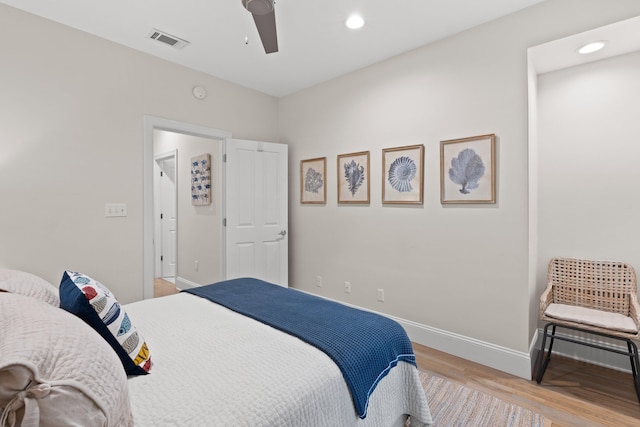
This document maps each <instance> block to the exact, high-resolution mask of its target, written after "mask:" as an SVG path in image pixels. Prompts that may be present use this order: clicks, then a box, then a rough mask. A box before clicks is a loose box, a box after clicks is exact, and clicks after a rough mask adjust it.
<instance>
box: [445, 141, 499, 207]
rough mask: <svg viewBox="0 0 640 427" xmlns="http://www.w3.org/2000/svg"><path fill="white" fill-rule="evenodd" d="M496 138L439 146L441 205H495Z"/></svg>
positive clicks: (448, 142) (446, 142)
mask: <svg viewBox="0 0 640 427" xmlns="http://www.w3.org/2000/svg"><path fill="white" fill-rule="evenodd" d="M495 151H496V136H495V134H488V135H480V136H472V137H469V138H462V139H452V140H449V141H441V142H440V203H443V204H444V203H495V202H496V164H495V163H496V161H495V157H496V156H495Z"/></svg>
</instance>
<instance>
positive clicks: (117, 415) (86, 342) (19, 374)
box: [0, 293, 133, 427]
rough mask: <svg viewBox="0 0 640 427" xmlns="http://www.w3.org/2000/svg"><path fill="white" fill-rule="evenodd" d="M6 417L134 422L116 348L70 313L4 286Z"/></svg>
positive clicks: (0, 348)
mask: <svg viewBox="0 0 640 427" xmlns="http://www.w3.org/2000/svg"><path fill="white" fill-rule="evenodd" d="M0 330H1V331H2V339H0V413H1V414H2V415H1V417H0V425H2V426H4V425H5V423H6V424H8V425H10V426H11V425H17V426H20V425H22V426H41V427H49V426H51V427H54V426H78V427H79V426H82V427H93V426H101V427H102V426H105V427H106V426H133V417H132V414H131V406H130V402H129V390H128V386H127V376H126V374H125V372H124V370H123V369H122V365H121V364H120V360H119V359H118V356H117V355H116V354H115V353H114V351H113V349H112V348H111V347H109V345H108V344H107V343H106V342H105V341H104V340H103V339H102V338H101V337H100V335H98V334H97V333H96V332H95V331H94V330H93V329H91V327H90V326H88V325H87V324H85V323H84V322H83V321H82V320H80V319H78V318H77V317H75V316H74V315H72V314H71V313H67V312H66V311H64V310H62V309H60V308H55V307H52V306H50V305H48V304H45V303H43V302H42V301H38V300H36V299H34V298H29V297H25V296H23V295H16V294H12V293H0Z"/></svg>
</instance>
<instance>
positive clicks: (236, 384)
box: [125, 293, 431, 427]
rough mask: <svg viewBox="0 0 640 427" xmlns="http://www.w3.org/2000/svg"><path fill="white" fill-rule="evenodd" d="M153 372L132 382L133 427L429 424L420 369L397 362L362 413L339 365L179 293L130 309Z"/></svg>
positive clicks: (300, 344) (274, 332) (265, 328)
mask: <svg viewBox="0 0 640 427" xmlns="http://www.w3.org/2000/svg"><path fill="white" fill-rule="evenodd" d="M125 309H126V310H127V313H128V314H129V316H130V318H131V320H132V322H134V324H136V325H137V327H138V329H139V330H140V332H141V333H142V335H143V336H144V337H145V339H146V341H147V343H148V344H149V350H150V352H151V360H152V361H153V367H152V369H151V373H150V374H149V375H146V376H140V377H135V378H130V379H129V380H128V382H129V390H130V395H131V406H132V410H133V415H134V420H135V425H136V426H150V427H151V426H153V427H159V426H180V427H188V426H198V427H203V426H224V427H227V426H233V427H235V426H278V427H281V426H292V427H293V426H296V427H299V426H305V427H306V426H319V427H320V426H322V427H331V426H335V427H345V426H380V427H388V426H392V425H394V424H397V423H398V421H399V420H401V419H402V418H403V414H409V415H411V427H415V426H424V425H426V424H430V423H431V415H430V413H429V408H428V405H427V401H426V397H425V394H424V390H423V389H422V386H421V384H420V379H419V376H418V371H417V369H416V368H415V367H414V366H412V365H410V364H407V363H404V362H400V363H399V364H398V366H397V367H395V368H393V369H392V370H391V372H390V373H389V374H388V375H387V376H386V377H385V378H384V379H383V380H382V381H381V382H380V383H379V384H378V386H377V388H376V390H375V391H374V393H373V394H372V396H371V399H370V403H369V409H368V413H367V417H366V418H365V419H364V420H361V419H359V418H358V416H357V415H356V412H355V409H354V406H353V402H352V400H351V395H350V393H349V389H348V388H347V385H346V383H345V381H344V379H343V378H342V374H341V372H340V370H339V369H338V367H337V366H336V365H335V364H334V363H333V361H332V360H331V359H330V358H329V357H328V356H327V355H325V354H324V353H323V352H321V351H320V350H318V349H316V348H315V347H312V346H310V345H308V344H306V343H304V342H303V341H301V340H299V339H298V338H295V337H292V336H290V335H288V334H286V333H283V332H280V331H278V330H276V329H274V328H271V327H270V326H267V325H264V324H262V323H260V322H257V321H255V320H252V319H250V318H248V317H245V316H243V315H240V314H237V313H235V312H233V311H231V310H228V309H226V308H224V307H222V306H220V305H218V304H214V303H212V302H210V301H207V300H205V299H203V298H200V297H197V296H194V295H190V294H184V293H181V294H178V295H172V296H168V297H163V298H156V299H152V300H145V301H139V302H136V303H132V304H128V305H126V306H125Z"/></svg>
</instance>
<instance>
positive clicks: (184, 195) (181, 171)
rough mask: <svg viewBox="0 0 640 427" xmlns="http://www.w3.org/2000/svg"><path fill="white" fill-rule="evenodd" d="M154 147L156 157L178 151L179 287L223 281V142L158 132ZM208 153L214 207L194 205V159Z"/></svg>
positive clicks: (155, 136)
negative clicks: (192, 169) (192, 189)
mask: <svg viewBox="0 0 640 427" xmlns="http://www.w3.org/2000/svg"><path fill="white" fill-rule="evenodd" d="M153 148H154V154H156V153H165V152H168V151H172V150H177V152H178V156H177V157H178V162H177V171H178V173H177V180H176V181H177V192H178V198H177V199H178V200H177V206H178V213H177V215H178V217H177V223H178V232H177V252H178V257H177V266H176V267H177V268H176V270H177V271H176V276H177V278H176V284H177V285H178V287H183V286H185V284H186V285H187V286H189V285H194V284H199V285H207V284H209V283H214V282H217V281H219V280H222V279H223V278H224V277H223V275H222V253H221V249H222V240H223V235H222V233H223V228H222V217H223V214H222V141H220V140H215V139H208V138H203V137H199V136H193V135H185V134H179V133H175V132H168V131H164V130H155V131H154V133H153ZM205 153H208V154H210V155H211V176H212V180H211V204H209V205H202V206H194V205H192V204H191V158H192V157H195V156H199V155H201V154H205ZM196 261H197V262H198V267H197V268H196V267H195V262H196Z"/></svg>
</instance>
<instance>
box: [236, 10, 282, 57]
mask: <svg viewBox="0 0 640 427" xmlns="http://www.w3.org/2000/svg"><path fill="white" fill-rule="evenodd" d="M241 1H242V6H244V8H245V9H247V10H248V11H249V12H251V15H253V21H254V22H255V23H256V28H257V29H258V34H259V35H260V40H262V46H263V47H264V51H265V53H273V52H277V51H278V36H277V34H276V13H275V8H274V5H275V1H274V0H241Z"/></svg>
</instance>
